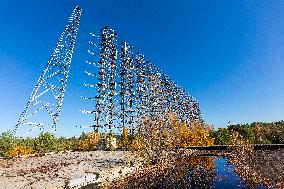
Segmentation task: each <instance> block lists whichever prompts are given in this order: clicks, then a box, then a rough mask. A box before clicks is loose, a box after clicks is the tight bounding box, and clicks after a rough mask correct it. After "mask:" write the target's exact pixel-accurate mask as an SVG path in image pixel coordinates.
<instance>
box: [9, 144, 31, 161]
mask: <svg viewBox="0 0 284 189" xmlns="http://www.w3.org/2000/svg"><path fill="white" fill-rule="evenodd" d="M32 152H33V150H32V149H31V148H29V147H26V146H15V147H14V148H12V149H11V150H9V151H7V152H6V153H5V155H4V156H5V157H7V158H13V157H18V156H26V155H30V154H32Z"/></svg>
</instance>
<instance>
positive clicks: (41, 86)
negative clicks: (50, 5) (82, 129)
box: [14, 6, 82, 133]
mask: <svg viewBox="0 0 284 189" xmlns="http://www.w3.org/2000/svg"><path fill="white" fill-rule="evenodd" d="M81 14H82V9H81V8H79V7H78V6H77V7H76V8H75V9H74V11H73V12H72V14H71V16H70V18H69V20H68V23H67V25H66V26H65V28H64V31H63V32H62V34H61V36H60V38H59V40H58V42H57V44H56V46H55V48H54V50H53V53H52V54H51V56H50V58H49V60H48V62H47V64H46V66H45V68H44V69H43V71H42V73H41V75H40V77H39V79H38V81H37V83H36V85H35V87H34V89H33V91H32V93H31V95H30V98H29V100H28V102H27V104H26V106H25V108H24V111H23V112H22V113H21V115H20V118H19V120H18V122H17V124H16V126H15V130H14V133H16V131H17V130H18V128H19V126H21V125H27V126H31V128H30V130H29V133H31V132H32V131H34V130H35V129H37V128H41V129H46V128H48V127H49V128H50V127H51V129H52V130H53V129H54V130H56V128H57V125H58V121H59V117H60V112H61V109H62V102H63V98H64V94H65V89H66V84H67V80H68V75H69V69H70V64H71V59H72V54H73V51H74V45H75V41H76V37H77V34H78V28H79V23H80V17H81ZM44 113H45V114H44ZM46 115H47V117H46Z"/></svg>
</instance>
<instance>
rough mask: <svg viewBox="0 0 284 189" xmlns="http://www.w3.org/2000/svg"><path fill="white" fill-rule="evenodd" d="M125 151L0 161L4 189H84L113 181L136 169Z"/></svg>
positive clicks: (1, 184)
mask: <svg viewBox="0 0 284 189" xmlns="http://www.w3.org/2000/svg"><path fill="white" fill-rule="evenodd" d="M133 159H134V158H133V155H132V154H131V153H130V152H124V151H92V152H65V153H49V154H46V155H45V156H42V157H37V156H35V157H29V158H15V159H0V189H11V188H23V189H24V188H33V189H37V188H38V189H42V188H49V189H51V188H66V187H68V188H81V187H82V186H85V185H88V184H90V183H94V184H96V185H99V184H100V183H103V182H106V181H110V180H112V179H114V178H116V177H119V176H121V175H123V174H127V173H129V172H130V171H132V170H133V168H131V167H129V166H127V165H128V162H130V161H132V160H133Z"/></svg>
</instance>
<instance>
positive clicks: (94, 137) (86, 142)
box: [79, 132, 99, 150]
mask: <svg viewBox="0 0 284 189" xmlns="http://www.w3.org/2000/svg"><path fill="white" fill-rule="evenodd" d="M98 142H99V133H97V132H91V133H89V134H87V136H86V138H85V139H82V140H80V141H79V149H81V150H94V149H96V147H97V144H98Z"/></svg>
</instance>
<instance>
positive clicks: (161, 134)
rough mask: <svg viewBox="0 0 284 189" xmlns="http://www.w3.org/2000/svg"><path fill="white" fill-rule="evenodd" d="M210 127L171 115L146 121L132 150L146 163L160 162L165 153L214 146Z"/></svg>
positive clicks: (133, 143) (132, 145) (135, 138)
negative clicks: (183, 120)
mask: <svg viewBox="0 0 284 189" xmlns="http://www.w3.org/2000/svg"><path fill="white" fill-rule="evenodd" d="M210 130H211V128H210V127H208V126H207V125H205V124H204V123H199V122H193V121H192V123H190V124H187V123H186V122H181V121H179V120H178V119H177V117H176V116H175V115H174V114H172V113H170V114H168V115H166V116H165V118H164V119H161V118H156V119H155V120H153V121H150V120H147V119H146V120H144V122H143V125H142V126H141V127H140V128H139V132H138V133H137V135H136V136H135V137H134V140H133V141H132V142H131V144H130V149H131V150H135V151H137V153H138V155H139V156H141V157H142V158H144V159H145V160H146V161H152V160H153V161H157V160H158V161H159V159H162V157H163V155H166V153H164V152H165V151H171V150H172V149H174V148H180V147H187V146H207V145H212V144H213V142H214V140H213V138H211V137H210V136H209V131H210Z"/></svg>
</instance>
